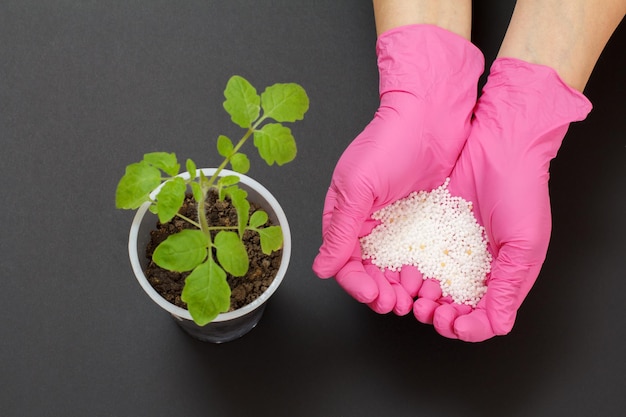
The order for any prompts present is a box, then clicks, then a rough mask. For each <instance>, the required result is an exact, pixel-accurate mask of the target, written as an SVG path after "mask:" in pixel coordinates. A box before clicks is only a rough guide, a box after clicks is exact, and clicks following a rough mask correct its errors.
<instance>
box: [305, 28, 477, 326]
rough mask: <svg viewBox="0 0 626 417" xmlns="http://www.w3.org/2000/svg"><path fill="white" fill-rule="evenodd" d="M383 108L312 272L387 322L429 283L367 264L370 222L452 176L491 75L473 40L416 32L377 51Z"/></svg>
mask: <svg viewBox="0 0 626 417" xmlns="http://www.w3.org/2000/svg"><path fill="white" fill-rule="evenodd" d="M377 54H378V68H379V72H380V100H381V102H380V107H379V109H378V111H377V112H376V114H375V116H374V119H373V120H372V121H371V122H370V124H369V125H368V126H367V127H366V128H365V130H364V131H363V132H362V133H361V134H360V135H359V136H358V137H357V138H356V139H355V140H354V141H353V142H352V143H351V144H350V145H349V146H348V148H347V149H346V150H345V152H344V153H343V155H342V156H341V158H340V160H339V162H338V163H337V166H336V168H335V171H334V173H333V177H332V181H331V185H330V189H329V190H328V193H327V196H326V201H325V204H324V213H323V243H322V246H321V248H320V252H319V255H318V256H317V257H316V259H315V262H314V264H313V270H314V271H315V273H316V274H317V275H318V276H319V277H320V278H329V277H332V276H335V278H336V280H337V282H338V283H339V285H340V286H341V287H343V288H344V289H345V290H346V291H347V292H348V293H349V294H350V295H351V296H352V297H354V298H355V299H356V300H357V301H359V302H362V303H368V304H369V305H370V307H371V308H372V309H374V310H375V311H377V312H379V313H386V312H389V311H391V310H394V311H395V312H396V313H397V314H407V313H408V312H410V311H411V306H412V303H413V297H414V296H415V295H416V293H417V290H418V288H419V285H421V282H422V279H421V276H419V275H416V274H415V273H414V272H415V271H412V272H407V271H408V270H407V271H405V273H404V274H395V273H385V274H383V273H382V272H380V271H379V270H378V269H377V268H375V267H373V266H372V265H371V264H368V263H367V262H366V263H363V262H362V260H361V251H360V246H359V243H358V237H359V236H362V235H364V234H367V233H369V231H370V230H371V228H372V227H373V226H374V225H373V224H372V223H371V222H368V219H369V218H370V216H371V214H372V213H373V212H374V211H376V210H378V209H380V208H382V207H384V206H386V205H388V204H389V203H391V202H394V201H395V200H397V199H399V198H402V197H405V196H406V195H408V194H409V193H410V192H412V191H414V190H421V189H426V188H432V187H434V186H436V185H438V184H440V183H442V182H443V181H444V179H445V178H446V177H447V176H448V175H449V174H450V172H451V170H452V167H453V166H454V164H455V162H456V160H457V158H458V156H459V153H460V151H461V149H462V147H463V144H464V143H465V140H466V139H467V136H468V134H469V129H470V117H471V112H472V109H473V107H474V105H475V103H476V94H477V83H478V78H479V76H480V74H481V73H482V71H483V68H484V59H483V56H482V54H481V53H480V51H479V50H478V49H477V48H476V47H475V46H474V45H472V44H471V42H469V41H467V40H466V39H464V38H462V37H460V36H458V35H456V34H453V33H451V32H449V31H446V30H444V29H442V28H439V27H437V26H432V25H409V26H403V27H399V28H396V29H392V30H390V31H388V32H385V33H384V34H382V35H381V36H380V37H379V39H378V42H377Z"/></svg>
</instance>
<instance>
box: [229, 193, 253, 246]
mask: <svg viewBox="0 0 626 417" xmlns="http://www.w3.org/2000/svg"><path fill="white" fill-rule="evenodd" d="M226 194H227V195H228V196H229V197H230V202H231V203H232V204H233V206H234V207H235V210H236V211H237V222H238V224H239V236H243V232H244V231H245V230H246V225H247V224H248V216H250V203H249V202H248V193H247V192H246V191H245V190H242V189H241V188H239V187H236V186H233V187H230V188H228V189H227V190H226Z"/></svg>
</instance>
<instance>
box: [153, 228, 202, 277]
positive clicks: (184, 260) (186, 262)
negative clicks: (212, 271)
mask: <svg viewBox="0 0 626 417" xmlns="http://www.w3.org/2000/svg"><path fill="white" fill-rule="evenodd" d="M208 244H209V241H208V238H207V236H206V235H205V234H204V233H203V232H202V231H200V230H190V229H186V230H183V231H181V232H179V233H177V234H175V235H170V236H169V237H168V238H167V239H165V240H164V241H163V242H161V244H160V245H159V246H157V248H156V249H155V251H154V253H153V254H152V260H153V261H154V262H155V263H156V264H157V265H159V266H160V267H161V268H165V269H168V270H170V271H176V272H185V271H190V270H192V269H194V268H195V267H196V266H198V265H200V264H201V263H202V262H203V261H204V260H205V259H206V257H207V247H208Z"/></svg>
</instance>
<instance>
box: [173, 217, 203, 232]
mask: <svg viewBox="0 0 626 417" xmlns="http://www.w3.org/2000/svg"><path fill="white" fill-rule="evenodd" d="M176 216H178V217H180V218H181V219H183V220H184V221H186V222H187V223H190V224H192V225H194V226H196V227H197V228H198V229H200V228H201V226H200V224H199V223H197V222H194V221H193V220H191V219H190V218H189V217H187V216H185V215H183V214H180V213H176Z"/></svg>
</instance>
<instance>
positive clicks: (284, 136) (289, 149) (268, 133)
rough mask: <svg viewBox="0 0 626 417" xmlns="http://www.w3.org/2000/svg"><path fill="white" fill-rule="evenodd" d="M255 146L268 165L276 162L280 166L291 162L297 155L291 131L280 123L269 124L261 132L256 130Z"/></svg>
mask: <svg viewBox="0 0 626 417" xmlns="http://www.w3.org/2000/svg"><path fill="white" fill-rule="evenodd" d="M254 146H256V147H257V149H258V150H259V155H261V158H263V159H264V160H265V162H267V164H268V165H272V164H273V163H274V162H276V163H277V164H278V165H283V164H286V163H287V162H291V161H292V160H293V159H294V158H295V157H296V153H297V148H296V141H295V139H294V138H293V135H292V134H291V130H290V129H289V128H288V127H285V126H283V125H281V124H280V123H268V124H266V125H265V126H263V128H261V130H256V131H255V132H254Z"/></svg>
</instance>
